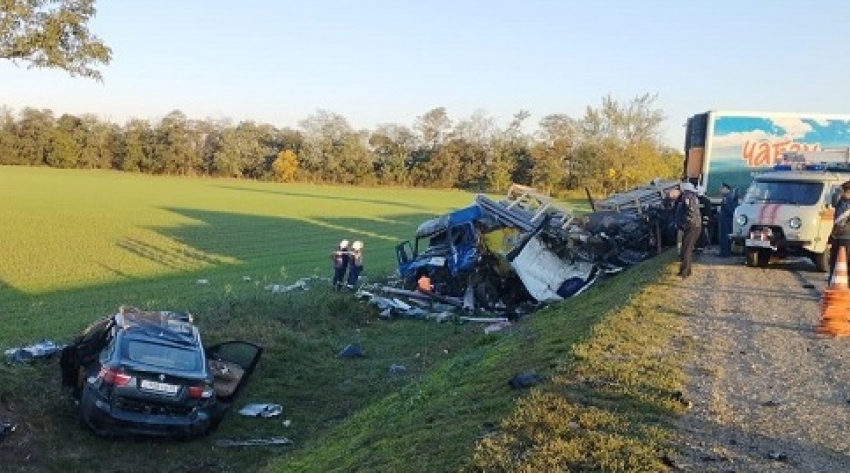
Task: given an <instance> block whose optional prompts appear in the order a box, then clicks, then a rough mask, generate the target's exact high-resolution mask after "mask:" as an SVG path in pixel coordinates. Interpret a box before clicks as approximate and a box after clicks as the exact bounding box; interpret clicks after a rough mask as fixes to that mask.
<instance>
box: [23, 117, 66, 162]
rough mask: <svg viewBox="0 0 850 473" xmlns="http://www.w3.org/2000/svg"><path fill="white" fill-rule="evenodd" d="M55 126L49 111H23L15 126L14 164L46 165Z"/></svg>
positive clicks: (51, 147) (54, 120)
mask: <svg viewBox="0 0 850 473" xmlns="http://www.w3.org/2000/svg"><path fill="white" fill-rule="evenodd" d="M55 124H56V119H55V118H54V117H53V112H52V111H50V110H47V109H44V110H38V109H34V108H29V107H27V108H25V109H23V110H22V111H21V114H20V118H19V119H18V122H17V124H16V126H15V153H14V154H15V158H14V164H27V165H31V166H32V165H35V166H40V165H44V164H47V162H48V158H49V156H50V153H51V151H52V149H53V135H54V131H55V126H56V125H55Z"/></svg>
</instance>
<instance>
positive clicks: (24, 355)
mask: <svg viewBox="0 0 850 473" xmlns="http://www.w3.org/2000/svg"><path fill="white" fill-rule="evenodd" d="M63 347H64V345H57V344H56V343H55V342H53V341H51V340H39V341H38V342H36V343H34V344H32V345H29V346H26V347H17V348H11V349H9V350H6V351H5V354H6V361H7V362H9V363H22V362H25V361H30V360H32V359H33V358H49V357H50V356H52V355H53V354H54V353H56V352H57V351H59V350H61V349H62V348H63Z"/></svg>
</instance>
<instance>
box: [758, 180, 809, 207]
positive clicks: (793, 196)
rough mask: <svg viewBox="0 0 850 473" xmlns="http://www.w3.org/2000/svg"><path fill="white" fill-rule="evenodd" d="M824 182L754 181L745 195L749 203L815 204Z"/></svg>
mask: <svg viewBox="0 0 850 473" xmlns="http://www.w3.org/2000/svg"><path fill="white" fill-rule="evenodd" d="M822 191H823V183H822V182H805V181H798V182H794V181H753V183H752V184H751V185H750V188H749V189H748V190H747V195H746V196H745V197H744V202H745V203H747V204H792V205H814V204H817V203H818V202H819V201H820V195H821V192H822Z"/></svg>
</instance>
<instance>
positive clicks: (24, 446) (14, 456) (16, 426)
mask: <svg viewBox="0 0 850 473" xmlns="http://www.w3.org/2000/svg"><path fill="white" fill-rule="evenodd" d="M0 423H3V424H7V425H11V426H12V427H11V428H10V429H9V430H7V431H6V434H5V435H4V436H3V437H2V439H1V440H0V465H4V466H5V467H11V468H21V469H27V468H33V469H39V468H41V467H43V466H45V465H44V464H43V463H42V459H43V455H41V454H40V451H39V449H38V447H37V443H36V441H35V428H34V427H33V425H32V424H31V423H30V422H28V417H27V413H26V412H25V411H22V410H20V406H19V405H18V404H17V403H15V402H14V401H12V400H10V399H9V396H8V395H6V394H0Z"/></svg>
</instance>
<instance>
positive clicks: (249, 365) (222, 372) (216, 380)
mask: <svg viewBox="0 0 850 473" xmlns="http://www.w3.org/2000/svg"><path fill="white" fill-rule="evenodd" d="M204 351H205V353H206V358H207V364H208V365H209V367H210V371H211V372H212V373H213V389H214V390H215V392H216V398H217V399H218V400H219V402H222V403H224V404H227V405H229V404H230V403H231V402H233V399H235V398H236V396H237V395H238V394H239V392H240V391H241V390H242V388H243V387H244V386H245V384H246V383H247V382H248V378H249V377H250V376H251V374H253V372H254V368H255V367H256V366H257V363H258V362H259V361H260V355H262V353H263V348H262V347H261V346H259V345H255V344H253V343H250V342H243V341H238V340H234V341H228V342H223V343H219V344H216V345H212V346H209V347H204Z"/></svg>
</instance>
